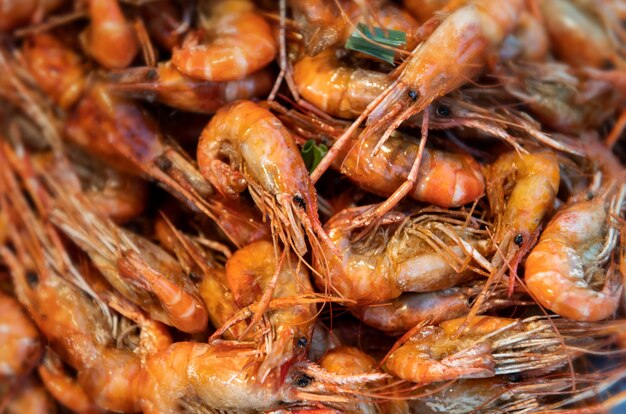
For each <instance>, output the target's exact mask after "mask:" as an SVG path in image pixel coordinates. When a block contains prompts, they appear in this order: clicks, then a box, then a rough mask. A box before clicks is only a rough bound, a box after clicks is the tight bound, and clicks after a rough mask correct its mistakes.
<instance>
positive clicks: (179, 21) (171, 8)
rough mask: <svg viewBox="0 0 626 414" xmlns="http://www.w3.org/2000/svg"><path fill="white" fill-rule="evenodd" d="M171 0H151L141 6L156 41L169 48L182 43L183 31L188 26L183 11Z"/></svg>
mask: <svg viewBox="0 0 626 414" xmlns="http://www.w3.org/2000/svg"><path fill="white" fill-rule="evenodd" d="M175 3H176V2H173V1H171V0H157V1H151V2H148V3H146V4H144V5H142V6H141V16H142V17H143V19H144V21H145V22H146V26H147V28H148V32H149V33H150V35H151V36H152V37H153V38H154V40H155V41H156V43H157V44H158V45H160V46H161V47H164V48H165V49H167V50H172V49H174V48H175V47H176V46H178V45H179V44H180V40H181V36H182V31H183V29H184V28H185V27H186V26H187V22H185V21H183V16H181V11H180V10H179V8H178V7H176V5H175Z"/></svg>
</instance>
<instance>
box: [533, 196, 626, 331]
mask: <svg viewBox="0 0 626 414" xmlns="http://www.w3.org/2000/svg"><path fill="white" fill-rule="evenodd" d="M624 191H625V189H624V188H621V189H620V195H619V200H617V201H615V200H613V201H612V203H611V204H613V206H612V207H613V210H617V211H619V209H620V208H621V203H622V202H623V198H624ZM604 204H605V203H604V200H603V197H599V198H596V199H595V200H588V201H579V202H575V203H572V204H570V205H566V206H565V207H563V208H561V209H560V210H559V211H558V212H557V213H556V214H555V216H554V217H553V218H552V219H551V220H550V222H549V223H548V224H547V225H546V228H545V229H544V231H543V233H542V234H541V238H540V239H539V243H538V244H537V245H536V246H535V248H534V249H533V250H532V251H531V253H530V255H529V256H528V258H527V260H526V266H525V274H524V280H525V281H526V287H527V288H528V291H529V292H530V293H531V295H532V296H533V297H534V298H535V299H536V300H537V301H538V302H539V303H540V304H541V305H542V306H545V307H546V308H548V309H550V310H552V311H554V312H556V313H558V314H559V315H562V316H564V317H566V318H569V319H573V320H578V321H600V320H603V319H606V318H609V317H610V316H611V315H613V314H614V313H615V311H616V310H617V308H618V306H619V300H620V297H621V295H622V290H623V288H622V285H621V282H620V275H619V272H618V271H617V269H616V267H615V266H613V265H610V266H609V269H608V273H607V271H606V270H605V269H604V268H603V266H602V263H603V262H606V261H607V259H608V255H609V254H610V252H608V253H607V252H606V250H607V249H606V246H605V241H604V238H605V237H607V236H608V243H609V245H610V244H611V243H613V244H614V243H615V240H613V241H611V240H610V239H611V236H610V234H611V233H612V232H610V231H608V230H607V226H608V225H609V224H608V212H607V206H605V205H604ZM616 204H617V205H616ZM605 235H606V236H605Z"/></svg>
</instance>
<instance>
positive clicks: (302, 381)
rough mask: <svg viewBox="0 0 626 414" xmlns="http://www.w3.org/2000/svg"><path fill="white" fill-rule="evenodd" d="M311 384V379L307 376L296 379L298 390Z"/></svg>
mask: <svg viewBox="0 0 626 414" xmlns="http://www.w3.org/2000/svg"><path fill="white" fill-rule="evenodd" d="M312 382H313V378H311V377H309V376H308V375H304V374H302V375H300V376H299V377H298V378H297V379H296V386H297V387H298V388H306V387H308V386H309V385H311V383H312Z"/></svg>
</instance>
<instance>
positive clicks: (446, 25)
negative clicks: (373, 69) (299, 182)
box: [311, 0, 523, 217]
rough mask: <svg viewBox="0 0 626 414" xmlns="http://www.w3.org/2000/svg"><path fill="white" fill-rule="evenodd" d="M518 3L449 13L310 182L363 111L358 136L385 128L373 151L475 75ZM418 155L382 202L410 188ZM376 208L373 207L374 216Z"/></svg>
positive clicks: (487, 0) (486, 1) (482, 2)
mask: <svg viewBox="0 0 626 414" xmlns="http://www.w3.org/2000/svg"><path fill="white" fill-rule="evenodd" d="M522 5H523V1H522V0H507V1H500V0H498V1H495V0H476V1H474V2H472V3H471V4H470V5H467V6H464V7H461V8H460V9H458V10H456V11H455V12H454V13H452V14H450V15H449V16H448V17H447V18H446V19H445V20H444V21H443V22H442V23H441V24H440V25H439V26H438V27H437V29H436V30H435V31H434V32H433V34H432V35H431V36H430V37H429V38H428V40H426V41H425V42H424V43H422V44H420V45H419V46H418V47H417V48H416V49H415V50H414V52H413V53H412V55H411V57H410V58H409V59H408V60H407V61H406V62H405V64H404V65H403V69H402V71H401V73H400V74H399V75H398V78H397V79H396V80H395V81H394V82H393V83H392V84H391V85H390V86H389V87H388V88H387V89H386V90H385V91H384V92H383V93H382V94H380V96H379V97H378V98H377V99H376V100H374V101H372V102H371V103H370V105H368V107H367V108H366V110H365V111H364V112H363V113H362V114H361V115H360V116H359V118H357V120H356V121H354V122H353V123H352V125H351V126H350V127H349V128H348V129H346V131H345V132H344V133H343V135H342V136H341V137H339V139H338V140H337V142H336V143H335V145H334V146H333V148H331V149H330V151H329V152H328V154H327V155H326V157H324V159H322V161H321V162H320V163H319V164H318V166H317V168H316V169H315V171H314V172H313V174H312V175H311V179H312V180H313V182H316V181H317V180H318V179H319V178H320V176H321V175H322V174H323V173H324V171H326V170H327V169H328V167H329V166H330V165H331V164H332V163H333V161H335V159H337V158H338V156H339V154H340V153H341V151H342V150H343V149H344V148H345V146H346V144H347V143H348V142H349V141H350V138H351V136H352V134H353V133H354V132H355V130H356V129H357V128H358V126H359V125H360V124H361V122H362V121H363V120H364V119H365V117H368V116H369V117H368V126H367V128H366V129H365V131H363V133H361V136H368V135H371V134H372V133H374V132H377V131H380V130H384V131H385V132H384V133H383V135H382V136H381V137H380V140H379V142H378V144H377V146H376V147H375V151H374V152H378V149H379V148H380V146H382V144H383V143H384V142H385V141H386V140H387V139H388V138H389V136H390V135H391V133H392V132H393V131H394V130H395V129H396V128H398V127H399V126H400V124H401V123H402V122H404V121H405V120H407V119H409V118H410V117H411V116H413V115H414V114H416V113H418V112H421V111H423V110H425V109H427V108H428V106H429V105H430V104H431V103H432V102H433V101H434V100H435V99H437V98H438V97H440V96H443V95H445V94H446V93H449V92H451V91H453V90H455V89H457V88H458V87H460V86H462V85H463V84H465V83H466V82H467V81H468V80H470V79H473V78H474V77H476V76H478V74H479V73H480V72H482V70H483V68H484V66H485V65H486V63H487V59H488V57H489V55H490V53H492V52H493V50H494V49H496V48H498V47H499V45H500V43H501V42H502V41H503V40H504V38H505V37H506V36H507V35H508V34H509V33H510V32H511V31H512V30H513V29H514V28H515V26H516V24H517V19H518V15H519V13H520V11H521V8H522ZM442 56H443V57H442ZM426 113H428V111H427V112H426ZM427 121H428V117H425V119H424V121H423V123H422V135H423V136H424V138H425V137H426V136H427V127H428V122H427ZM424 144H425V142H424ZM420 161H421V157H416V159H415V162H414V165H413V166H412V167H411V171H410V174H409V176H408V177H407V181H406V182H405V183H403V185H402V186H401V187H399V188H398V189H397V190H396V192H395V193H394V195H393V196H391V198H392V200H391V202H390V203H388V205H387V207H389V206H393V204H394V203H397V202H398V201H399V200H400V199H402V198H403V197H404V196H405V195H407V194H408V193H409V192H410V190H411V188H412V187H413V186H414V183H415V179H416V176H417V173H418V168H419V164H420ZM382 212H383V211H379V214H378V217H380V215H381V214H382Z"/></svg>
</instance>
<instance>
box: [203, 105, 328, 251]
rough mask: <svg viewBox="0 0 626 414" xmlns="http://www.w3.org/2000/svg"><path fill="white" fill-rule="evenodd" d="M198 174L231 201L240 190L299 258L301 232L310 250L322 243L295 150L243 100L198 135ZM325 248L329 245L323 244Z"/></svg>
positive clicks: (271, 119)
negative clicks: (248, 192)
mask: <svg viewBox="0 0 626 414" xmlns="http://www.w3.org/2000/svg"><path fill="white" fill-rule="evenodd" d="M197 158H198V165H199V167H200V171H201V172H202V174H203V175H204V176H205V177H206V179H207V180H209V181H210V182H211V183H212V184H213V185H214V186H215V188H216V189H217V191H219V192H220V193H221V194H223V195H225V196H228V197H237V195H238V194H239V193H241V192H242V191H244V190H245V189H246V188H248V189H249V190H250V193H251V194H252V197H253V198H254V201H255V203H256V205H257V206H258V207H259V209H260V210H261V211H262V212H263V213H265V214H269V215H270V219H271V223H272V226H273V229H272V231H273V232H274V233H275V234H277V235H278V236H279V237H280V238H281V240H282V242H283V243H284V244H285V245H286V246H291V247H293V248H294V250H295V251H296V252H297V253H298V255H300V256H302V255H304V253H305V252H306V251H307V247H306V242H305V240H304V235H303V233H302V227H304V230H305V232H306V234H307V235H308V238H309V240H310V241H311V244H312V246H313V249H317V248H318V246H319V242H318V241H317V239H318V238H320V239H322V240H328V237H327V235H326V233H325V232H324V230H323V229H322V226H321V224H320V221H319V218H318V214H317V194H316V192H315V188H314V187H313V184H312V183H311V180H310V179H309V172H308V171H307V169H306V166H305V165H304V161H303V160H302V157H301V156H300V152H299V151H298V148H297V146H296V144H295V142H294V140H293V138H292V136H291V134H290V133H289V131H288V130H287V128H285V127H284V126H283V125H282V124H281V123H280V121H279V120H278V118H276V117H275V116H274V115H272V114H271V113H270V112H269V111H268V110H266V109H264V108H262V107H260V106H258V105H257V104H254V103H252V102H249V101H241V102H237V103H233V104H230V105H228V106H225V107H223V108H221V109H220V110H219V111H218V112H217V113H216V114H215V116H214V117H213V119H211V121H210V122H209V124H208V125H207V126H206V128H205V129H204V130H203V131H202V135H201V136H200V142H199V143H198V150H197ZM327 243H330V242H329V241H328V242H327Z"/></svg>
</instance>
